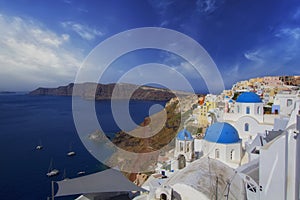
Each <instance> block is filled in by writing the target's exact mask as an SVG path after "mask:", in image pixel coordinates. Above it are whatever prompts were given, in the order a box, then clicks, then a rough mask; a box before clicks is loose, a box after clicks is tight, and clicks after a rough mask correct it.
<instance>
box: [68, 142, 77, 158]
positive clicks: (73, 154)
mask: <svg viewBox="0 0 300 200" xmlns="http://www.w3.org/2000/svg"><path fill="white" fill-rule="evenodd" d="M75 155H76V153H75V151H72V143H71V144H70V150H69V152H68V153H67V156H75Z"/></svg>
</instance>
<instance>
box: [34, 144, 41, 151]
mask: <svg viewBox="0 0 300 200" xmlns="http://www.w3.org/2000/svg"><path fill="white" fill-rule="evenodd" d="M35 149H36V150H41V149H43V146H42V145H37V146H36V148H35Z"/></svg>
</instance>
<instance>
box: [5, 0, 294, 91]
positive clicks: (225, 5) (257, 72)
mask: <svg viewBox="0 0 300 200" xmlns="http://www.w3.org/2000/svg"><path fill="white" fill-rule="evenodd" d="M141 27H163V28H168V29H172V30H175V31H179V32H181V33H184V34H186V35H187V36H189V37H191V38H193V39H194V40H195V41H197V42H198V43H199V44H200V45H202V46H203V48H204V49H205V50H206V51H207V53H208V54H209V55H210V57H211V58H212V59H213V61H214V62H215V64H216V66H217V67H218V70H219V71H220V73H221V76H222V78H223V81H224V83H225V87H226V88H230V87H231V85H232V84H233V83H235V82H236V81H239V80H245V79H249V78H252V77H259V76H269V75H299V74H300V67H299V64H300V56H299V55H300V1H299V0H187V1H183V0H148V1H147V0H119V1H116V0H110V1H108V0H107V1H102V0H99V1H98V0H88V1H86V0H53V1H40V0H6V1H3V0H0V69H1V70H0V91H1V90H13V91H29V90H33V89H36V88H38V87H57V86H60V85H66V84H68V83H71V82H74V80H75V77H76V74H77V72H78V70H79V68H80V66H81V65H82V63H83V62H84V59H85V58H86V57H87V56H88V55H89V53H90V52H91V51H92V50H93V49H94V48H95V47H96V46H97V45H98V44H100V43H101V42H103V41H105V40H106V39H108V38H110V37H112V36H114V35H115V34H118V33H120V32H123V31H127V30H130V29H134V28H141ZM151 62H157V63H162V64H166V65H168V66H170V67H172V68H173V69H176V70H177V71H178V72H179V73H181V74H183V75H184V76H185V77H186V78H187V79H188V80H189V81H190V83H191V85H192V86H193V87H194V89H195V90H196V91H199V92H201V91H205V90H206V89H205V88H206V87H205V83H204V81H203V79H202V78H203V77H201V76H199V75H197V74H196V73H195V70H194V69H193V68H192V66H191V65H189V63H187V62H186V61H185V60H183V59H182V58H179V57H178V56H176V55H173V54H172V53H170V52H164V51H160V50H153V49H152V50H151V49H145V50H144V51H136V52H132V53H129V54H128V55H126V56H122V57H120V58H119V59H118V60H116V61H115V62H114V63H112V65H111V66H110V67H109V69H108V70H107V72H106V73H105V76H104V77H102V79H101V80H100V82H103V83H111V82H117V81H118V78H120V77H121V76H122V73H123V74H124V73H125V72H126V71H128V70H130V69H132V68H133V67H134V66H137V65H141V64H146V63H151ZM149 75H150V76H155V69H153V74H151V73H150V74H149ZM206 78H209V79H214V78H216V77H214V76H211V77H206ZM141 79H142V77H141ZM216 81H217V80H216ZM174 87H175V88H174V89H176V88H177V89H178V88H179V89H184V88H180V83H177V85H176V84H175V85H174ZM172 89H173V88H172Z"/></svg>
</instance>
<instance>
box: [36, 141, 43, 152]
mask: <svg viewBox="0 0 300 200" xmlns="http://www.w3.org/2000/svg"><path fill="white" fill-rule="evenodd" d="M35 149H36V150H41V149H43V146H42V142H41V140H40V142H39V145H37V146H36V148H35Z"/></svg>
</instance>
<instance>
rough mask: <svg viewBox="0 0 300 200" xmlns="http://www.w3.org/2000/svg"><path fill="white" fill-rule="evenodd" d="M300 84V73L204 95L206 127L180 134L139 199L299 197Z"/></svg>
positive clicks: (199, 114)
mask: <svg viewBox="0 0 300 200" xmlns="http://www.w3.org/2000/svg"><path fill="white" fill-rule="evenodd" d="M299 85H300V76H274V77H271V76H269V77H263V78H252V79H250V80H247V81H240V82H237V83H236V84H234V85H233V86H232V88H231V89H230V90H224V91H223V92H222V93H221V94H219V95H216V94H207V95H206V96H203V97H199V101H198V105H197V106H196V107H195V106H193V107H192V112H191V113H192V114H191V117H190V119H192V120H191V123H190V124H193V125H195V124H196V126H198V127H200V128H199V129H198V130H199V131H198V132H196V133H191V132H190V131H189V123H187V124H186V125H185V127H183V129H182V130H180V131H179V132H178V134H177V136H176V141H175V148H174V149H172V150H170V151H169V152H165V153H164V154H163V155H160V157H159V159H158V160H159V161H158V163H157V168H156V173H155V174H152V175H150V177H149V178H148V179H147V180H146V181H145V180H143V181H142V182H141V183H138V185H140V186H141V187H142V188H144V189H145V190H146V192H141V193H140V194H139V195H138V196H136V197H135V198H134V199H135V200H150V199H162V200H180V199H182V200H183V199H188V200H193V199H195V200H196V199H197V200H198V199H239V200H240V199H248V200H260V199H298V197H299V195H300V191H299V186H300V182H299V181H300V173H299V169H300V151H299V149H300V138H299V137H298V135H299V131H300V90H299ZM137 180H139V179H138V178H137Z"/></svg>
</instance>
